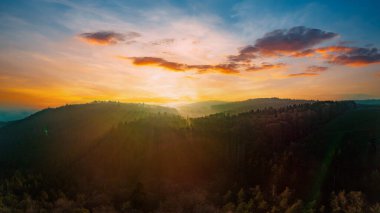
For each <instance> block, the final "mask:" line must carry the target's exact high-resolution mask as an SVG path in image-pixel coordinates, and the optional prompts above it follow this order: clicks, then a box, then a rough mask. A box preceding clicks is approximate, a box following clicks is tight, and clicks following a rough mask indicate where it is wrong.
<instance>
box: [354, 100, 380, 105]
mask: <svg viewBox="0 0 380 213" xmlns="http://www.w3.org/2000/svg"><path fill="white" fill-rule="evenodd" d="M355 103H357V104H362V105H380V99H368V100H355Z"/></svg>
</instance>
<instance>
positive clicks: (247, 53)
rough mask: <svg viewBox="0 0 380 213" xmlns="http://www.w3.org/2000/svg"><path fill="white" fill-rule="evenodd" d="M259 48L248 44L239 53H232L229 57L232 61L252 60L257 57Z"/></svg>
mask: <svg viewBox="0 0 380 213" xmlns="http://www.w3.org/2000/svg"><path fill="white" fill-rule="evenodd" d="M257 52H259V49H258V48H256V47H255V46H251V45H248V46H246V47H244V48H242V49H241V50H240V51H239V55H230V56H228V59H229V60H230V61H232V62H250V61H251V60H252V59H254V58H256V57H257Z"/></svg>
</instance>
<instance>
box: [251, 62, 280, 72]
mask: <svg viewBox="0 0 380 213" xmlns="http://www.w3.org/2000/svg"><path fill="white" fill-rule="evenodd" d="M285 66H286V64H284V63H277V64H268V63H263V64H262V65H261V66H251V67H249V68H247V69H246V71H254V72H256V71H263V70H274V69H280V68H284V67H285Z"/></svg>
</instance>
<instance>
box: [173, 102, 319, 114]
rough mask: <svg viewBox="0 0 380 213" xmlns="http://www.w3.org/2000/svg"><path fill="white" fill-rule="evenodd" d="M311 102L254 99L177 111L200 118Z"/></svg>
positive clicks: (182, 108) (202, 105)
mask: <svg viewBox="0 0 380 213" xmlns="http://www.w3.org/2000/svg"><path fill="white" fill-rule="evenodd" d="M313 102H314V101H310V100H297V99H280V98H256V99H248V100H244V101H236V102H222V101H205V102H199V103H193V104H187V105H182V106H179V107H178V111H179V112H180V114H181V115H183V116H189V117H202V116H206V115H210V114H215V113H221V112H226V113H232V114H237V113H242V112H248V111H251V110H257V109H264V108H268V107H272V108H281V107H286V106H290V105H297V104H305V103H313Z"/></svg>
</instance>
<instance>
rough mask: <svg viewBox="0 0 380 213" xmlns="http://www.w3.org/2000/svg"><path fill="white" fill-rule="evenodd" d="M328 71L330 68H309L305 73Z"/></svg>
mask: <svg viewBox="0 0 380 213" xmlns="http://www.w3.org/2000/svg"><path fill="white" fill-rule="evenodd" d="M327 69H328V67H322V66H309V67H308V68H306V70H305V72H309V73H316V72H324V71H326V70H327Z"/></svg>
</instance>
